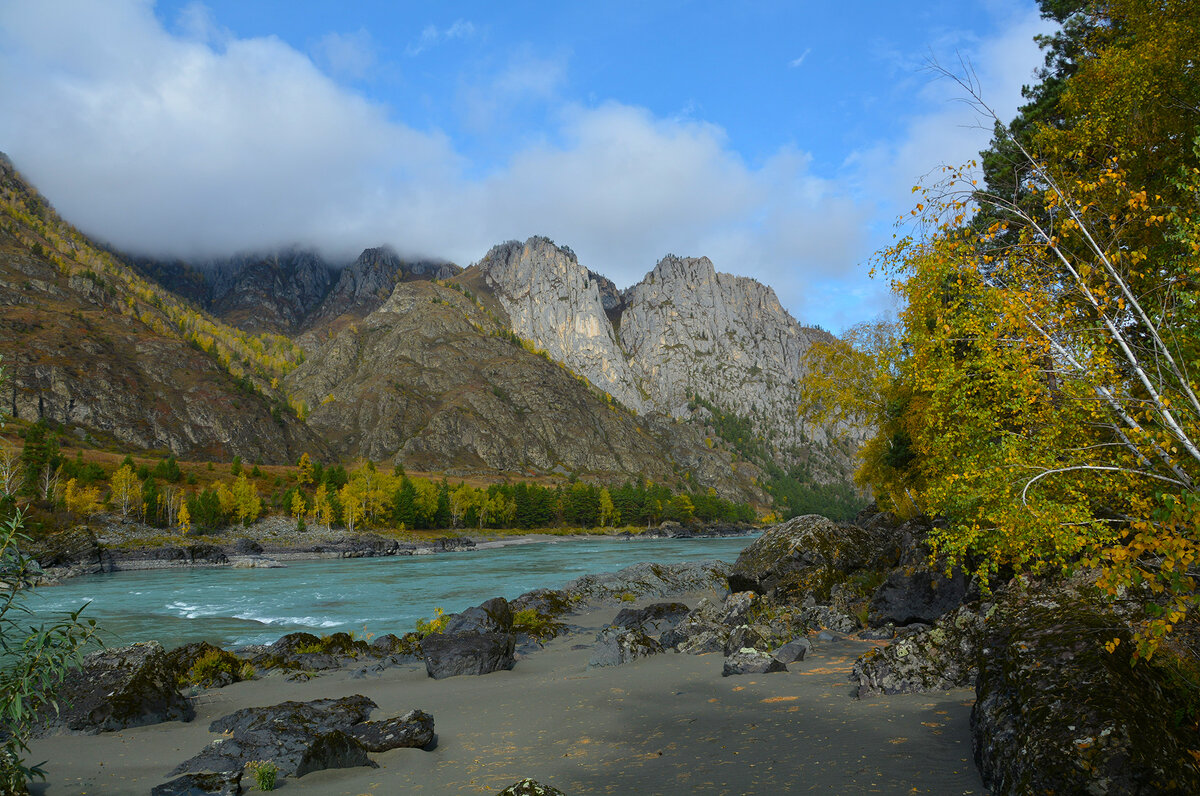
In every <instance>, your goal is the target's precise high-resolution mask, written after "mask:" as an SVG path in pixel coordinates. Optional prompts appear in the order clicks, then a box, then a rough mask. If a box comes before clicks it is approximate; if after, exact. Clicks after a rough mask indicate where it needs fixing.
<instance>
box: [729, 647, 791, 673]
mask: <svg viewBox="0 0 1200 796" xmlns="http://www.w3.org/2000/svg"><path fill="white" fill-rule="evenodd" d="M786 671H787V666H785V665H784V664H782V663H780V662H779V661H778V660H776V659H775V658H773V657H771V654H770V653H768V652H763V651H762V650H756V649H752V648H750V647H743V648H742V649H740V650H737V651H736V652H734V653H733V654H731V655H729V656H727V657H726V658H725V665H724V666H723V667H722V668H721V676H722V677H729V676H730V675H736V674H773V673H774V672H786Z"/></svg>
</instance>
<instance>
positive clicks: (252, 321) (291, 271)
mask: <svg viewBox="0 0 1200 796" xmlns="http://www.w3.org/2000/svg"><path fill="white" fill-rule="evenodd" d="M333 277H334V269H333V266H331V265H330V264H329V263H327V262H326V261H325V260H324V258H322V257H321V255H320V254H318V253H317V252H315V251H311V250H307V249H298V248H297V249H285V250H282V251H279V252H274V253H270V254H265V255H261V254H259V255H240V256H237V257H233V258H230V259H229V260H224V261H222V262H219V263H215V264H214V265H213V267H212V270H211V271H210V272H209V283H210V293H209V304H208V306H209V309H210V310H211V311H212V312H213V313H214V314H215V315H218V316H220V317H222V318H224V319H226V320H228V321H229V322H231V323H233V324H235V325H236V326H239V327H241V328H243V329H246V330H247V331H271V332H278V331H294V330H296V329H297V328H299V326H300V324H301V323H302V322H303V321H304V319H305V318H306V317H307V316H308V315H309V313H311V312H312V311H313V310H314V309H315V308H316V307H317V306H318V305H319V304H320V303H321V301H322V300H323V299H324V298H325V295H326V293H328V292H329V286H330V285H331V284H333Z"/></svg>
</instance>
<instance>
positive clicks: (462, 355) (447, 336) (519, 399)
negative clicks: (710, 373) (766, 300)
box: [287, 282, 764, 502]
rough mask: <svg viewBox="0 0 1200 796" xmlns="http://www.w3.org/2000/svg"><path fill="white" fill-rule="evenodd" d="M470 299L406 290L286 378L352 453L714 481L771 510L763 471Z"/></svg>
mask: <svg viewBox="0 0 1200 796" xmlns="http://www.w3.org/2000/svg"><path fill="white" fill-rule="evenodd" d="M507 330H508V329H507V324H506V322H505V320H504V319H502V318H497V317H496V316H495V315H494V314H490V313H489V312H488V311H487V310H486V309H485V307H484V306H483V305H482V304H481V303H479V302H477V301H474V300H472V299H471V298H469V297H467V296H465V295H463V294H462V293H461V292H459V291H457V290H454V289H452V288H449V287H443V286H441V285H437V284H433V283H431V282H410V283H400V284H397V285H396V286H395V288H394V289H393V291H392V293H391V295H390V297H389V298H388V300H387V301H386V302H385V303H384V304H383V305H382V306H381V307H379V309H377V310H376V311H375V312H373V313H371V314H370V315H369V316H367V317H366V318H365V319H363V320H361V321H359V322H356V323H354V324H351V325H348V326H346V327H345V328H343V329H342V330H341V331H340V332H338V333H337V335H336V336H335V337H334V338H333V339H332V340H331V341H329V342H328V343H326V344H325V345H324V346H322V347H321V348H320V350H319V351H317V352H316V353H314V354H313V355H312V356H310V357H309V358H308V360H307V361H306V362H305V363H304V364H303V365H301V366H300V368H298V369H297V370H296V371H295V372H294V373H292V374H291V375H290V376H289V377H288V379H287V382H288V387H289V389H292V390H294V391H295V392H297V393H298V394H300V395H302V396H303V397H304V398H305V399H306V401H307V402H308V403H309V404H310V405H311V406H313V407H314V408H313V410H312V412H311V414H310V416H309V419H308V422H309V425H310V426H311V427H313V428H314V429H315V430H317V431H318V432H319V433H321V434H322V436H323V437H324V438H326V439H327V440H329V441H330V443H331V444H332V445H333V446H334V449H335V451H336V452H337V453H338V454H339V455H340V456H342V457H344V458H355V457H366V458H368V459H371V460H373V461H386V462H394V463H397V464H401V463H402V464H404V465H406V466H408V467H415V468H419V469H427V470H433V471H443V472H448V473H451V474H467V473H472V472H489V471H499V472H505V473H513V474H527V475H532V474H536V473H546V472H558V473H567V472H571V471H575V472H581V473H587V474H590V475H593V476H599V477H601V478H610V479H622V478H624V477H628V476H629V475H632V474H642V475H645V476H647V477H649V478H651V479H653V480H656V481H662V482H668V483H676V482H677V483H684V482H685V481H684V478H685V476H684V473H687V474H688V475H687V476H686V478H687V479H690V480H691V482H692V483H694V484H700V485H702V486H712V487H713V488H715V489H717V490H718V491H719V492H720V493H721V494H724V495H727V496H731V497H736V498H738V499H740V500H753V501H755V502H762V501H763V500H764V495H763V494H762V493H761V492H760V491H759V490H758V489H757V488H756V487H755V486H754V483H753V479H754V477H755V475H757V473H756V471H755V470H754V468H752V467H747V466H745V465H742V466H735V465H734V464H733V462H732V460H731V457H730V455H729V454H728V453H727V452H724V451H720V450H709V449H708V448H707V446H706V445H705V444H704V442H703V439H702V438H701V437H700V436H698V435H697V433H696V432H695V431H694V430H693V429H687V428H681V427H679V426H678V425H676V424H673V423H659V424H657V425H655V424H647V423H646V422H643V421H642V420H640V419H638V418H637V417H636V416H634V415H633V414H631V413H630V412H628V411H626V410H623V409H622V408H620V407H618V406H613V405H610V404H609V403H607V402H606V400H605V399H604V397H603V396H602V395H601V394H600V393H599V392H597V391H595V390H593V389H590V388H588V387H587V385H585V384H583V383H581V382H580V381H579V380H578V379H577V378H575V377H573V376H572V375H571V374H570V373H568V372H567V371H566V370H565V369H564V368H562V367H560V366H559V365H557V364H555V363H554V362H551V361H549V360H547V359H545V358H543V357H541V356H538V355H536V354H533V353H531V352H529V351H527V350H525V349H524V348H522V347H521V346H519V345H514V344H513V343H512V342H511V341H510V340H509V339H508V338H507V337H506V332H507Z"/></svg>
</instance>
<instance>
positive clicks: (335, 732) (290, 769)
mask: <svg viewBox="0 0 1200 796" xmlns="http://www.w3.org/2000/svg"><path fill="white" fill-rule="evenodd" d="M375 707H376V705H375V703H374V702H372V701H371V700H370V699H368V698H367V697H364V696H361V695H357V694H356V695H354V696H348V697H342V698H341V699H317V700H313V701H312V702H283V703H281V704H278V705H273V706H270V707H262V708H243V709H242V710H238V711H236V712H234V713H231V714H229V715H228V716H224V717H222V718H219V719H217V720H216V721H214V722H213V723H212V724H210V725H209V728H208V729H209V732H217V733H224V734H225V735H227V736H228V737H225V738H220V739H218V740H216V741H213V742H212V743H210V744H209V745H208V746H207V747H205V749H204V750H203V751H202V752H200V754H198V755H196V756H195V757H192V758H190V759H188V760H186V761H184V762H183V763H182V764H180V765H179V766H178V767H177V768H176V769H175V770H174V771H172V772H171V773H172V774H187V773H195V772H201V771H241V770H242V768H243V767H244V766H245V765H246V763H249V762H251V761H254V760H264V761H268V762H271V763H274V764H275V765H276V766H278V768H279V775H280V776H282V777H291V776H295V777H302V776H304V775H305V774H307V773H309V772H311V771H321V770H323V769H327V768H349V767H352V766H374V765H375V764H374V763H373V762H371V760H370V758H368V757H367V749H366V747H365V746H364V745H363V744H362V742H360V741H359V740H358V739H357V738H355V737H353V736H352V735H350V731H351V730H352V728H353V727H354V725H357V724H361V723H362V722H363V721H365V720H366V718H367V716H369V715H370V713H371V711H372V710H373V709H374V708H375Z"/></svg>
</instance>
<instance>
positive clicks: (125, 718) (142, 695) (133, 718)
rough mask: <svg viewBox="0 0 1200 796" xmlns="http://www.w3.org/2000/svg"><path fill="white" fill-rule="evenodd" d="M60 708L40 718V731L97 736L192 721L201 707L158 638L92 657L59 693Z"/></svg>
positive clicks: (40, 733) (44, 713)
mask: <svg viewBox="0 0 1200 796" xmlns="http://www.w3.org/2000/svg"><path fill="white" fill-rule="evenodd" d="M56 697H57V699H58V703H59V710H58V711H53V710H47V711H44V712H43V713H42V714H41V715H40V716H39V721H38V722H37V729H36V732H37V734H39V735H50V734H53V733H56V732H66V733H72V734H78V735H95V734H97V733H101V732H110V731H113V730H123V729H126V728H128V727H141V726H144V725H147V724H158V723H160V722H164V721H190V720H191V719H192V716H193V715H194V714H195V711H194V710H193V709H192V706H191V703H189V702H188V701H187V700H186V699H184V698H183V696H181V695H180V693H179V690H178V687H177V685H176V678H175V671H174V669H173V668H172V667H171V666H170V664H169V662H168V660H167V655H166V652H165V651H164V650H163V648H162V645H161V644H159V643H158V642H157V641H146V642H142V643H139V644H133V645H130V646H128V647H118V648H115V649H107V650H100V651H99V652H93V653H91V654H89V655H87V656H86V657H85V658H84V659H83V665H82V666H80V668H78V669H74V670H72V671H71V672H70V673H69V674H68V675H67V676H66V678H65V679H64V680H63V682H62V685H61V686H60V687H59V689H58V691H57V692H56Z"/></svg>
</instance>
